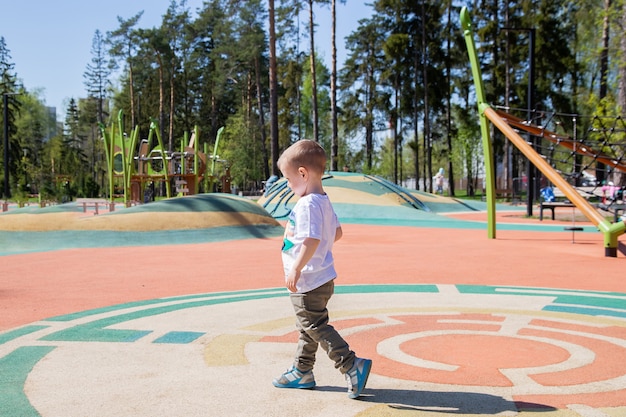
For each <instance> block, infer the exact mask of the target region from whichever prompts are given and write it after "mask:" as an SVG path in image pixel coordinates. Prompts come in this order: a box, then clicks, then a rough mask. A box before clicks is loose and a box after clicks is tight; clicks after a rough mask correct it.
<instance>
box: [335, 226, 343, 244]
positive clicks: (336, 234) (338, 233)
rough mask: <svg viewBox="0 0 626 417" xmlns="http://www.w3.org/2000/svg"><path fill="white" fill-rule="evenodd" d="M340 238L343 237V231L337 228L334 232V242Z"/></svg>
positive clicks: (339, 227)
mask: <svg viewBox="0 0 626 417" xmlns="http://www.w3.org/2000/svg"><path fill="white" fill-rule="evenodd" d="M342 236H343V230H341V226H338V227H337V230H336V231H335V242H336V241H338V240H339V239H341V237H342Z"/></svg>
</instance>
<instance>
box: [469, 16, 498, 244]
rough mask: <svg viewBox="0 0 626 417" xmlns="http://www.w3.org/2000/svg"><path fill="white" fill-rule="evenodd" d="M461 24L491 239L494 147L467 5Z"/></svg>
mask: <svg viewBox="0 0 626 417" xmlns="http://www.w3.org/2000/svg"><path fill="white" fill-rule="evenodd" d="M461 26H462V28H463V36H464V37H465V44H466V45H467V53H468V55H469V60H470V64H471V67H472V76H473V78H474V88H475V89H476V102H477V105H478V113H479V115H480V132H481V136H482V142H483V158H484V159H485V161H484V162H485V182H486V184H485V190H486V192H487V235H488V237H489V238H490V239H495V237H496V203H495V175H494V173H495V169H494V162H493V147H492V145H491V137H490V134H489V123H488V121H487V117H486V116H485V109H486V108H488V107H489V104H487V103H486V101H485V90H484V88H483V79H482V74H481V71H480V65H479V61H478V54H477V53H476V46H475V45H474V34H473V32H472V23H471V20H470V15H469V12H468V11H467V7H463V8H462V9H461Z"/></svg>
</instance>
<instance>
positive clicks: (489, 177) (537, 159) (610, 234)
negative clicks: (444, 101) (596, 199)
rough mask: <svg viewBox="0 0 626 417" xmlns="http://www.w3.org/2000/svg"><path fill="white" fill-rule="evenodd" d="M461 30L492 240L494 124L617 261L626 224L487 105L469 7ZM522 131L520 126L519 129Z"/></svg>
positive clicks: (462, 17) (494, 231)
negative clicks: (610, 216)
mask: <svg viewBox="0 0 626 417" xmlns="http://www.w3.org/2000/svg"><path fill="white" fill-rule="evenodd" d="M461 27H462V29H463V35H464V37H465V43H466V45H467V52H468V55H469V60H470V64H471V68H472V76H473V78H474V86H475V89H476V101H477V106H478V113H479V116H480V130H481V135H482V142H483V153H484V159H485V173H486V178H485V180H486V186H485V188H486V192H487V213H488V214H487V224H488V228H487V229H488V232H487V233H488V237H489V238H490V239H495V237H496V216H495V214H496V206H495V169H494V158H493V151H492V144H491V137H490V134H489V123H488V121H490V122H491V123H492V124H493V125H494V126H495V127H497V128H498V129H499V130H500V131H501V132H502V133H503V134H504V135H505V136H506V137H507V138H508V139H509V141H511V143H512V144H513V145H515V146H516V147H517V148H518V149H519V150H520V151H521V152H522V153H523V154H524V156H526V158H528V160H529V161H530V162H531V163H532V164H533V165H534V166H535V167H537V169H539V171H541V173H542V174H544V175H545V176H546V178H548V180H550V181H551V182H552V183H553V184H554V185H555V186H556V187H557V188H558V189H559V190H561V191H562V192H563V194H565V196H566V197H567V198H568V199H569V200H570V201H571V202H572V203H573V204H574V205H575V206H576V207H577V208H578V209H579V210H580V211H581V212H582V213H583V214H584V215H585V217H587V219H589V220H590V221H591V222H592V223H593V224H594V225H595V226H597V227H598V229H599V230H600V232H602V233H603V235H604V249H605V256H610V257H616V256H617V247H618V240H617V238H618V237H619V236H620V235H622V234H623V233H624V232H625V231H626V224H625V223H624V222H617V223H613V224H611V223H610V222H609V221H608V220H606V219H605V218H604V217H603V216H601V215H600V213H598V211H597V210H596V209H595V208H594V207H593V206H592V205H591V204H590V203H589V202H588V201H587V200H586V199H585V198H583V197H582V196H581V195H580V194H579V193H578V192H577V191H576V190H575V189H574V188H573V187H572V186H571V185H570V184H569V183H568V182H567V181H565V179H564V178H563V177H561V175H560V174H559V173H558V172H557V171H556V170H554V169H553V168H552V167H551V166H550V164H548V163H547V162H546V161H545V160H544V159H543V158H542V156H541V155H539V154H538V153H537V152H536V151H535V150H534V149H533V148H532V147H531V146H530V145H529V144H528V143H527V142H526V140H524V139H523V138H522V137H521V136H520V135H519V134H518V133H517V132H516V131H515V130H514V129H513V128H512V127H511V125H510V124H509V120H514V119H515V118H514V117H513V116H510V115H506V113H504V112H498V111H496V110H494V109H493V108H491V106H490V105H489V104H487V102H486V101H485V93H484V88H483V81H482V74H481V71H480V65H479V61H478V55H477V53H476V47H475V44H474V34H473V32H472V23H471V19H470V15H469V11H468V10H467V8H466V7H463V9H462V10H461ZM518 127H519V126H518Z"/></svg>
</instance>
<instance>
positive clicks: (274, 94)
mask: <svg viewBox="0 0 626 417" xmlns="http://www.w3.org/2000/svg"><path fill="white" fill-rule="evenodd" d="M268 3H269V19H270V27H269V30H270V39H269V40H270V71H269V72H270V74H269V77H270V136H271V139H270V141H271V144H270V149H271V154H272V175H276V176H278V175H279V174H280V172H279V171H278V167H277V166H276V161H278V78H277V76H276V72H277V69H276V26H275V23H276V22H275V10H274V0H268Z"/></svg>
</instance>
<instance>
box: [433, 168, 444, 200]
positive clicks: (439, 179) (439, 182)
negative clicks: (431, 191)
mask: <svg viewBox="0 0 626 417" xmlns="http://www.w3.org/2000/svg"><path fill="white" fill-rule="evenodd" d="M443 173H444V171H443V168H439V171H437V173H436V174H435V177H434V180H435V187H436V189H437V191H436V192H437V194H443V183H444V181H445V178H446V177H445V176H444V175H443Z"/></svg>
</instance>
